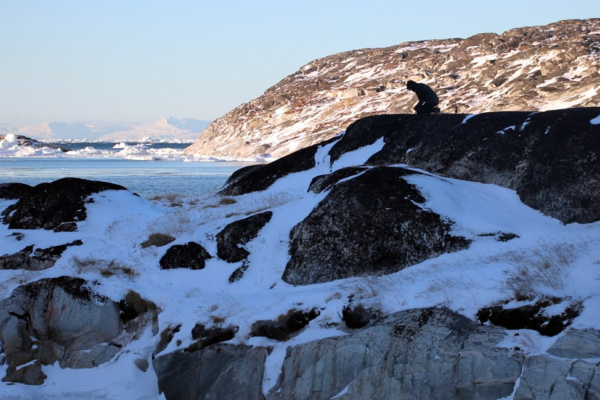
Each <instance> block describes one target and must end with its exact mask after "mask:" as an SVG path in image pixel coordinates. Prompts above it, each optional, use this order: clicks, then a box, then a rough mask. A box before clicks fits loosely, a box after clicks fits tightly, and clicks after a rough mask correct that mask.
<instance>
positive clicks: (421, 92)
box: [406, 81, 440, 114]
mask: <svg viewBox="0 0 600 400" xmlns="http://www.w3.org/2000/svg"><path fill="white" fill-rule="evenodd" d="M406 88H407V89H408V90H412V91H413V92H415V93H416V94H417V97H418V98H419V102H418V103H417V105H415V106H414V107H413V110H415V111H416V112H417V114H431V113H434V112H440V109H439V108H436V107H435V106H437V105H438V104H440V99H438V97H437V95H436V94H435V92H434V91H433V89H432V88H430V87H429V86H427V85H425V84H423V83H417V82H415V81H408V82H407V83H406Z"/></svg>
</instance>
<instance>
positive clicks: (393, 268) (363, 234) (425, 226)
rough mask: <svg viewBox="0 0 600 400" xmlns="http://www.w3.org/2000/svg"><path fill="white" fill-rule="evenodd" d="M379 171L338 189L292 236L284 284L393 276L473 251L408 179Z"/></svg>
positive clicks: (401, 171)
mask: <svg viewBox="0 0 600 400" xmlns="http://www.w3.org/2000/svg"><path fill="white" fill-rule="evenodd" d="M414 173H415V172H412V171H409V170H406V169H403V168H394V167H378V168H372V169H369V170H368V171H366V172H365V173H364V174H362V175H360V176H357V177H356V178H354V179H351V180H347V181H344V182H341V183H339V184H337V185H336V186H335V187H334V188H333V189H332V190H331V192H329V194H328V195H327V197H326V198H325V199H324V200H323V201H321V203H319V205H318V206H317V207H316V208H315V209H314V210H313V211H312V212H311V213H310V215H309V216H308V217H306V218H305V219H304V220H303V221H302V222H301V223H299V224H298V225H296V226H295V227H294V228H293V229H292V231H291V232H290V250H289V252H290V255H291V259H290V261H289V262H288V264H287V266H286V268H285V272H284V274H283V280H284V281H286V282H288V283H291V284H294V285H307V284H312V283H322V282H330V281H333V280H336V279H343V278H349V277H353V276H368V275H378V274H389V273H392V272H397V271H400V270H401V269H403V268H405V267H407V266H410V265H414V264H418V263H420V262H422V261H424V260H426V259H428V258H432V257H436V256H438V255H440V254H442V253H447V252H452V251H457V250H461V249H464V248H466V247H468V245H469V243H470V241H469V240H467V239H465V238H463V237H457V236H452V235H451V234H450V229H451V223H450V222H448V221H445V220H444V219H443V218H441V217H440V216H439V215H438V214H435V213H433V212H432V211H429V210H426V209H424V208H422V207H421V204H424V203H425V198H423V196H422V195H421V193H420V192H419V190H418V189H417V188H416V187H415V186H414V185H411V184H409V183H407V182H406V181H405V180H404V179H403V176H407V175H411V174H414Z"/></svg>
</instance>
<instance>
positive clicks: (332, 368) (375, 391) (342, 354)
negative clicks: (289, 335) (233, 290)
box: [267, 309, 524, 400]
mask: <svg viewBox="0 0 600 400" xmlns="http://www.w3.org/2000/svg"><path fill="white" fill-rule="evenodd" d="M503 338H504V333H503V332H502V330H500V329H498V328H495V327H491V326H478V325H476V324H474V323H473V322H472V321H471V320H469V319H468V318H466V317H464V316H461V315H459V314H457V313H455V312H452V311H450V310H446V309H416V310H407V311H401V312H398V313H395V314H392V315H390V316H389V317H386V318H385V319H383V320H380V321H378V322H377V323H376V324H374V325H370V326H369V327H367V328H364V329H362V330H360V331H357V332H356V333H354V334H352V335H347V336H341V337H335V338H329V339H323V340H319V341H315V342H311V343H307V344H302V345H298V346H294V347H288V349H287V354H286V357H285V360H284V363H283V371H282V374H281V376H280V378H279V382H278V383H277V385H276V386H275V387H274V388H273V389H272V391H271V392H270V394H269V395H268V396H267V399H268V400H275V399H303V400H308V399H310V400H317V399H323V400H325V399H327V400H329V399H331V398H333V397H334V396H336V395H340V394H341V393H342V392H344V393H345V394H343V395H340V397H339V398H340V399H345V400H349V399H352V400H359V399H371V400H387V399H395V398H403V399H404V398H406V399H431V400H448V399H454V400H463V399H473V400H475V399H477V400H486V399H490V400H497V399H499V398H502V397H505V396H508V395H510V394H511V393H512V391H513V389H514V385H515V382H516V380H517V378H518V377H519V375H520V374H521V369H522V365H523V358H524V357H523V354H521V353H518V352H517V353H515V352H513V351H512V350H509V349H503V348H499V347H497V344H498V343H499V342H500V341H501V340H502V339H503ZM399 396H400V397H399Z"/></svg>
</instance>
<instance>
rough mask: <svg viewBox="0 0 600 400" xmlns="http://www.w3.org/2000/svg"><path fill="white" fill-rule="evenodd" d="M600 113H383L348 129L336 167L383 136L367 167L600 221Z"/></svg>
mask: <svg viewBox="0 0 600 400" xmlns="http://www.w3.org/2000/svg"><path fill="white" fill-rule="evenodd" d="M599 115H600V108H579V109H566V110H556V111H546V112H540V113H526V112H503V113H487V114H480V115H475V116H472V117H471V118H469V119H468V120H465V118H466V116H465V115H444V114H442V115H424V116H423V115H385V116H375V117H369V118H365V119H363V120H360V121H357V122H356V123H354V124H353V125H352V126H350V127H349V128H348V130H347V132H346V134H345V135H344V136H343V137H342V139H341V140H340V141H339V142H337V143H336V144H335V145H334V146H333V148H332V149H331V151H330V153H329V154H330V157H331V161H332V163H333V162H334V161H335V160H337V159H338V158H339V157H341V155H342V154H345V153H347V152H349V151H352V150H356V149H358V148H360V147H363V146H366V145H369V144H371V143H373V142H375V141H376V140H377V139H379V138H381V137H383V138H384V141H385V145H384V147H383V149H382V150H381V151H379V152H378V153H376V154H375V155H373V156H372V157H371V158H370V159H369V160H368V161H367V162H366V165H390V164H408V165H410V166H412V167H416V168H422V169H424V170H426V171H429V172H432V173H435V174H439V175H443V176H448V177H451V178H456V179H462V180H468V181H475V182H482V183H493V184H496V185H499V186H504V187H507V188H510V189H514V190H516V191H517V194H518V195H519V197H520V198H521V201H523V203H524V204H526V205H528V206H530V207H532V208H534V209H536V210H540V211H541V212H543V213H544V214H546V215H549V216H552V217H554V218H557V219H559V220H561V221H562V222H564V223H570V222H579V223H588V222H594V221H597V220H599V219H600V201H599V200H600V198H599V197H598V196H599V195H598V193H600V162H598V155H599V154H600V142H599V141H598V140H597V137H598V136H599V135H600V124H595V125H594V124H592V123H590V121H591V120H592V119H594V118H596V117H597V116H599Z"/></svg>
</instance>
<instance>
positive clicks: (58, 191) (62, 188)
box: [2, 178, 127, 230]
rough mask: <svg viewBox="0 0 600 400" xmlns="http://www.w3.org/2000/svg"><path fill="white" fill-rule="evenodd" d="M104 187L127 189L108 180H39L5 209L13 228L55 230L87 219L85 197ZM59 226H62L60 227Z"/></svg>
mask: <svg viewBox="0 0 600 400" xmlns="http://www.w3.org/2000/svg"><path fill="white" fill-rule="evenodd" d="M105 190H127V189H125V188H124V187H122V186H119V185H115V184H113V183H108V182H100V181H89V180H86V179H79V178H63V179H59V180H57V181H54V182H50V183H40V184H39V185H37V186H34V187H33V188H31V189H30V190H29V191H28V192H27V193H25V194H24V195H23V196H21V197H20V200H19V201H18V202H17V203H16V204H13V205H11V206H9V207H8V208H7V209H5V210H4V211H3V212H2V216H3V220H2V222H3V223H4V224H8V227H9V228H10V229H41V228H43V229H48V230H51V229H55V228H58V227H59V226H60V225H61V224H63V223H71V222H77V221H83V220H85V219H86V218H87V213H86V209H85V201H86V199H87V198H88V197H89V196H90V195H92V194H94V193H99V192H102V191H105ZM59 229H60V228H59Z"/></svg>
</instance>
